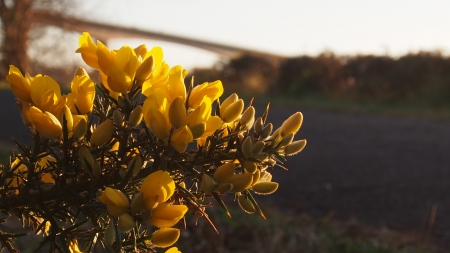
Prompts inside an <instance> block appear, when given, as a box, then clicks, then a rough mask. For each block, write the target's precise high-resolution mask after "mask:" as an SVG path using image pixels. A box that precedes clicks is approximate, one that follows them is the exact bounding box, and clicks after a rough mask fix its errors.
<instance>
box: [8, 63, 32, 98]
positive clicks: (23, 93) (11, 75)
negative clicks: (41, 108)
mask: <svg viewBox="0 0 450 253" xmlns="http://www.w3.org/2000/svg"><path fill="white" fill-rule="evenodd" d="M31 80H32V78H31V77H30V75H28V73H27V74H26V76H25V77H24V76H23V75H22V73H21V72H20V70H19V69H18V68H16V67H15V66H13V65H10V66H9V72H8V75H7V76H6V81H8V83H9V84H11V89H12V92H13V93H14V95H16V97H17V98H18V99H20V100H22V101H25V102H27V103H31V102H32V100H31V95H30V88H31Z"/></svg>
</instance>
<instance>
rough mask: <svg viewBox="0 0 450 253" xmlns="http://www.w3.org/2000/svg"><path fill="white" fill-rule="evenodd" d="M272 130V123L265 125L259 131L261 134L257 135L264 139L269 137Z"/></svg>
mask: <svg viewBox="0 0 450 253" xmlns="http://www.w3.org/2000/svg"><path fill="white" fill-rule="evenodd" d="M272 130H273V125H272V123H269V124H267V125H266V126H265V127H264V128H263V129H262V130H261V134H260V135H259V137H260V138H261V139H263V140H264V139H266V138H267V137H269V135H270V134H271V133H272Z"/></svg>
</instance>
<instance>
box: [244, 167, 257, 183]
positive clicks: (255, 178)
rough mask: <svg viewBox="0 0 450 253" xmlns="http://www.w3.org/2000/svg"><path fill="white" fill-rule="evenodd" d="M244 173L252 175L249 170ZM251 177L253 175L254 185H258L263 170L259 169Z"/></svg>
mask: <svg viewBox="0 0 450 253" xmlns="http://www.w3.org/2000/svg"><path fill="white" fill-rule="evenodd" d="M244 173H247V174H251V173H250V172H249V171H247V170H245V171H244ZM251 175H252V185H254V184H256V183H258V181H259V179H260V178H261V170H259V169H257V170H255V172H253V174H251Z"/></svg>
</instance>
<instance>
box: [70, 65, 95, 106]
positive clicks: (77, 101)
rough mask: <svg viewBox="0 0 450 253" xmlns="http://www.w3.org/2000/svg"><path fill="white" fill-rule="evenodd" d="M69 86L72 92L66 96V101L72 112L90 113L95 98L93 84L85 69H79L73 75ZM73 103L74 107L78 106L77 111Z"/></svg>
mask: <svg viewBox="0 0 450 253" xmlns="http://www.w3.org/2000/svg"><path fill="white" fill-rule="evenodd" d="M80 69H82V68H80ZM82 70H84V69H82ZM77 73H78V71H77ZM70 88H71V90H72V93H70V94H69V95H68V96H67V103H68V105H69V107H70V109H71V111H72V113H73V114H89V113H91V111H92V107H93V104H94V98H95V84H94V82H93V81H92V80H91V79H90V78H89V75H88V74H87V73H86V72H85V71H80V72H79V74H77V75H75V76H74V77H73V79H72V83H71V85H70ZM75 105H76V108H78V110H79V113H78V111H77V109H76V108H75Z"/></svg>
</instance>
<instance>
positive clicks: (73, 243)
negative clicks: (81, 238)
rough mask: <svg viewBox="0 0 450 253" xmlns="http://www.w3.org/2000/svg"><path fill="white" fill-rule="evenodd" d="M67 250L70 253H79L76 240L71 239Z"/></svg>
mask: <svg viewBox="0 0 450 253" xmlns="http://www.w3.org/2000/svg"><path fill="white" fill-rule="evenodd" d="M69 250H70V253H81V250H80V248H78V241H77V239H73V240H71V241H70V242H69Z"/></svg>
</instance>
